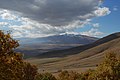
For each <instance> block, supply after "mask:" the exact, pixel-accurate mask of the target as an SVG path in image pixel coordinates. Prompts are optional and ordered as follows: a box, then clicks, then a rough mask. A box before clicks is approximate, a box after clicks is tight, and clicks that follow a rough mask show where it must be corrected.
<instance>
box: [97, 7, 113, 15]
mask: <svg viewBox="0 0 120 80" xmlns="http://www.w3.org/2000/svg"><path fill="white" fill-rule="evenodd" d="M110 13H111V11H110V10H109V8H107V7H103V8H98V10H96V11H95V15H96V16H106V15H108V14H110Z"/></svg>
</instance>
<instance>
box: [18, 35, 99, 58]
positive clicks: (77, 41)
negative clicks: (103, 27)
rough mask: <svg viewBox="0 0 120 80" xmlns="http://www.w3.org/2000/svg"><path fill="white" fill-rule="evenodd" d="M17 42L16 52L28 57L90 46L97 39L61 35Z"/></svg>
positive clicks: (24, 39) (22, 39) (20, 39)
mask: <svg viewBox="0 0 120 80" xmlns="http://www.w3.org/2000/svg"><path fill="white" fill-rule="evenodd" d="M17 40H19V42H20V47H19V48H18V49H17V51H19V52H22V53H24V54H25V57H30V56H35V55H38V54H41V53H45V52H49V51H53V50H62V49H68V48H72V47H76V46H80V45H86V44H90V43H93V42H95V41H96V40H98V38H96V37H89V36H85V35H74V34H63V35H54V36H48V37H40V38H18V39H17Z"/></svg>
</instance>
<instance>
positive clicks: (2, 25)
mask: <svg viewBox="0 0 120 80" xmlns="http://www.w3.org/2000/svg"><path fill="white" fill-rule="evenodd" d="M6 25H8V23H7V22H0V27H4V26H6Z"/></svg>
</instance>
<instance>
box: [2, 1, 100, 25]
mask: <svg viewBox="0 0 120 80" xmlns="http://www.w3.org/2000/svg"><path fill="white" fill-rule="evenodd" d="M98 4H99V0H75V1H73V0H11V1H9V0H1V2H0V8H3V9H9V10H14V11H17V12H19V13H20V14H21V15H22V16H24V17H27V18H30V19H33V20H36V21H38V22H40V23H44V24H50V25H52V26H61V25H62V26H63V25H68V24H70V23H71V22H73V21H75V20H81V19H84V18H81V17H80V16H85V19H86V18H89V17H91V16H93V11H95V10H97V7H98ZM7 15H8V14H7Z"/></svg>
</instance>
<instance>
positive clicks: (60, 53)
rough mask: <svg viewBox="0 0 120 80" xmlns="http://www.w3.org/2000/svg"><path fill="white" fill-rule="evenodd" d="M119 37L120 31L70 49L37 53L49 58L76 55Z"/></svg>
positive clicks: (41, 56)
mask: <svg viewBox="0 0 120 80" xmlns="http://www.w3.org/2000/svg"><path fill="white" fill-rule="evenodd" d="M117 38H120V32H118V33H114V34H111V35H108V36H106V37H103V38H101V39H99V40H97V41H95V42H94V43H90V44H87V45H81V46H78V47H74V48H70V49H64V50H53V51H50V52H46V53H44V54H40V55H37V57H40V58H49V57H50V58H51V57H65V56H68V55H74V54H78V53H80V52H83V51H85V50H87V49H90V48H93V47H96V46H98V45H101V44H104V43H106V42H109V41H111V40H114V39H117Z"/></svg>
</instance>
